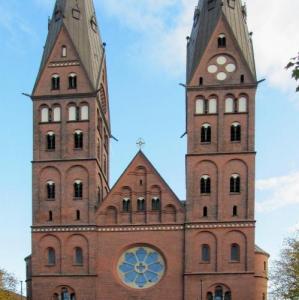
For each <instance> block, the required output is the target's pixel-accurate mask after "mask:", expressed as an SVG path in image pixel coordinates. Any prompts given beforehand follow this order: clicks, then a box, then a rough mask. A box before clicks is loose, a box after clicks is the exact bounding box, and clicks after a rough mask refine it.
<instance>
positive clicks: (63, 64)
mask: <svg viewBox="0 0 299 300" xmlns="http://www.w3.org/2000/svg"><path fill="white" fill-rule="evenodd" d="M48 26H49V32H48V37H47V41H46V44H45V46H44V52H43V57H42V62H41V66H40V70H39V73H38V76H37V80H36V83H35V86H34V89H33V93H32V101H33V113H34V149H33V153H34V155H33V156H34V158H33V200H32V201H33V227H32V258H31V262H28V263H31V266H32V272H31V273H32V274H31V275H32V293H33V299H42V298H43V295H44V294H43V292H44V291H45V289H52V290H51V291H49V292H48V294H49V295H50V294H51V295H57V299H75V294H74V292H73V289H74V286H75V285H84V287H85V288H86V290H87V291H88V292H86V295H89V297H88V299H95V298H94V296H93V295H94V291H93V289H94V274H95V261H94V255H95V253H93V252H92V249H93V248H95V247H92V246H89V247H87V245H92V244H93V243H95V242H96V238H95V237H92V234H90V233H88V232H85V231H87V230H86V227H88V226H93V225H94V224H95V211H96V209H97V207H98V206H99V205H100V204H101V202H102V200H103V198H104V197H105V196H106V195H107V193H108V192H109V138H110V135H111V134H110V120H109V103H108V86H107V74H106V61H105V45H104V44H103V43H102V41H101V37H100V33H99V24H98V22H97V19H96V15H95V10H94V6H93V2H92V0H57V1H56V4H55V8H54V12H53V16H52V18H51V20H49V25H48ZM80 226H84V230H83V229H82V228H80ZM56 231H57V232H59V233H55V235H53V234H52V233H53V232H56ZM69 231H72V233H70V232H69ZM82 231H83V232H82ZM51 232H52V233H51ZM74 232H75V233H74ZM66 274H72V276H71V277H68V278H67V279H66V278H65V277H64V276H66ZM50 278H51V280H50ZM55 287H59V288H57V290H54V289H55ZM62 294H65V295H69V296H70V297H71V295H72V294H74V295H72V297H73V298H67V296H65V297H64V298H63V297H62ZM77 296H80V295H77ZM29 297H30V295H29ZM53 299H54V298H53ZM55 299H56V298H55ZM79 299H84V298H82V297H80V298H79Z"/></svg>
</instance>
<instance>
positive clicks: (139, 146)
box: [136, 138, 145, 151]
mask: <svg viewBox="0 0 299 300" xmlns="http://www.w3.org/2000/svg"><path fill="white" fill-rule="evenodd" d="M136 145H137V147H138V148H139V150H140V151H141V150H142V148H143V146H144V145H145V141H144V139H142V138H139V139H138V140H137V142H136Z"/></svg>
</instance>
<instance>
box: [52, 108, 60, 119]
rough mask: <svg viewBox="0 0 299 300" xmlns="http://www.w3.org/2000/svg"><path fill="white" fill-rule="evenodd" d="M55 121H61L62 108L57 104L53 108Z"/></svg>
mask: <svg viewBox="0 0 299 300" xmlns="http://www.w3.org/2000/svg"><path fill="white" fill-rule="evenodd" d="M53 121H54V122H60V121H61V109H60V107H59V106H55V107H54V109H53Z"/></svg>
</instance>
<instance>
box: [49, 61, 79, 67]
mask: <svg viewBox="0 0 299 300" xmlns="http://www.w3.org/2000/svg"><path fill="white" fill-rule="evenodd" d="M68 66H80V63H79V61H69V62H52V63H50V64H49V67H50V68H56V67H68Z"/></svg>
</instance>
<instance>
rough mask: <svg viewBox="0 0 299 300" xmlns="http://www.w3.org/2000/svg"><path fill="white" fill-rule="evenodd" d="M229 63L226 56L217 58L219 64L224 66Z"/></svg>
mask: <svg viewBox="0 0 299 300" xmlns="http://www.w3.org/2000/svg"><path fill="white" fill-rule="evenodd" d="M226 62H227V58H226V57H225V56H218V57H217V64H219V65H224V64H226Z"/></svg>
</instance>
